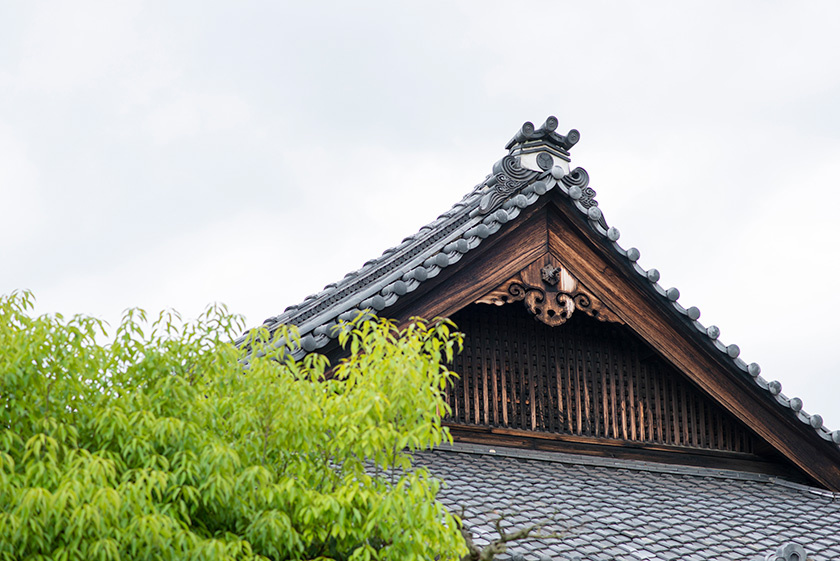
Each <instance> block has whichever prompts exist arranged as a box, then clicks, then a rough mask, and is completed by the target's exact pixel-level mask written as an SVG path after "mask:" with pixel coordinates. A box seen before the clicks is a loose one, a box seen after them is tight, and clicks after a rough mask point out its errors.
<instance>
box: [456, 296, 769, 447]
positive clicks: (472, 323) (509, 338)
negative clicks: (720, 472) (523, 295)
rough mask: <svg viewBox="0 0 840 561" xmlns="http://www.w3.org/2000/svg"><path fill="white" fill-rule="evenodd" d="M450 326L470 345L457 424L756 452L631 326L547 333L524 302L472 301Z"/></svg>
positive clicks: (585, 321) (745, 434)
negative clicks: (631, 331) (710, 427)
mask: <svg viewBox="0 0 840 561" xmlns="http://www.w3.org/2000/svg"><path fill="white" fill-rule="evenodd" d="M452 320H453V321H454V322H455V323H456V324H457V325H458V328H459V330H461V331H462V332H463V333H464V334H465V339H464V350H463V352H462V353H461V354H460V355H458V356H457V357H456V358H455V361H454V363H453V364H452V369H453V370H454V371H455V372H457V373H458V374H459V375H460V377H459V378H458V379H457V380H456V381H455V382H454V384H453V386H452V387H451V388H449V389H448V391H447V399H448V400H449V406H450V407H451V410H452V415H451V418H449V419H447V420H448V421H449V422H451V423H455V424H463V425H480V426H488V427H506V428H511V429H521V430H528V431H539V432H546V433H556V434H570V435H576V436H587V437H594V438H605V439H618V440H622V441H636V442H652V443H658V444H666V445H674V446H682V447H690V448H699V449H714V450H721V451H729V452H738V453H745V454H751V453H752V452H753V441H754V436H753V435H752V434H750V433H749V431H748V430H746V429H745V428H744V427H743V426H741V424H740V423H739V422H738V421H737V420H736V419H734V418H733V417H732V416H731V415H730V414H728V413H727V412H726V411H725V410H724V409H723V408H722V407H720V406H718V405H716V404H714V403H712V402H711V401H710V400H709V399H708V398H707V397H705V396H703V395H702V394H701V392H700V391H699V390H698V389H697V388H695V387H693V386H692V385H691V383H690V382H688V381H687V380H685V379H684V378H683V377H682V376H681V375H680V374H679V373H677V372H676V371H675V370H674V369H673V368H672V367H670V366H669V365H667V364H666V363H665V362H664V361H663V360H662V359H661V358H659V357H658V356H656V355H653V354H651V353H650V352H649V351H647V349H646V348H645V347H644V345H643V344H642V343H640V342H639V341H638V340H637V339H636V338H635V337H634V336H632V335H631V334H629V333H627V329H626V327H623V326H621V325H617V324H611V323H603V322H599V321H597V320H595V319H593V318H590V317H589V316H586V315H585V314H583V313H579V314H575V315H574V316H573V317H572V318H571V319H570V320H569V321H568V322H567V323H566V324H564V325H562V326H558V327H549V326H547V325H544V324H542V323H540V322H537V321H535V320H534V318H533V316H531V315H530V314H529V313H528V312H527V310H526V309H525V307H524V306H523V305H522V304H521V303H519V302H515V303H513V304H508V305H506V306H492V305H487V304H473V305H471V306H468V307H466V308H465V309H463V310H461V311H460V312H458V313H456V314H455V315H453V316H452ZM645 354H647V355H648V358H647V359H646V360H644V361H642V360H640V358H639V357H640V356H642V355H645ZM489 357H494V360H488V358H489ZM495 357H501V360H496V359H495ZM499 363H500V364H502V365H503V367H502V368H500V369H497V366H494V365H495V364H499ZM650 380H653V384H651V383H650ZM489 383H492V384H493V387H492V388H488V387H487V386H488V384H489ZM658 388H663V389H664V391H663V392H662V395H660V391H659V389H658ZM552 389H553V390H554V395H552ZM508 396H509V397H508ZM491 397H492V403H491V402H490V400H491ZM663 404H664V407H663ZM701 410H702V412H703V413H702V414H701ZM490 411H494V412H496V413H495V414H494V415H493V416H491V415H490V414H489V412H490ZM499 411H501V415H499V414H498V412H499ZM707 419H709V420H711V422H712V425H713V426H714V427H715V428H714V431H713V432H712V434H711V436H712V438H706V435H707V433H708V432H709V431H707V429H706V423H707ZM669 425H673V428H672V430H667V427H668V426H669ZM724 435H726V436H725V437H724Z"/></svg>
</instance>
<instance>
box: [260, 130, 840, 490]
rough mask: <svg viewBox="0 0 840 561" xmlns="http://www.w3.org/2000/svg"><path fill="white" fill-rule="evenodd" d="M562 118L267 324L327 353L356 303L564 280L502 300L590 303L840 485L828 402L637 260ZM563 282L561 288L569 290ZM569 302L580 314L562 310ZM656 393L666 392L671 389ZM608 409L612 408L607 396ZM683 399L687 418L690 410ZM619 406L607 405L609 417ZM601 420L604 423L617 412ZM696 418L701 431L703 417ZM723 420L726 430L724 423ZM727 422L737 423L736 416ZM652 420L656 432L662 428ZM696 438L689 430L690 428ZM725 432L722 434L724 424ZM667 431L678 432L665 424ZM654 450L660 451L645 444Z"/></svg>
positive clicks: (417, 306) (430, 300) (444, 301)
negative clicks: (779, 379)
mask: <svg viewBox="0 0 840 561" xmlns="http://www.w3.org/2000/svg"><path fill="white" fill-rule="evenodd" d="M551 125H552V123H550V122H549V121H547V122H546V124H545V125H544V126H543V127H541V129H539V130H535V129H534V128H533V126H531V127H530V128H528V127H523V129H522V131H520V134H518V135H517V137H515V138H514V140H512V141H511V144H510V149H511V153H510V154H509V155H508V156H505V158H503V159H502V160H501V161H500V162H499V163H497V164H496V165H495V166H494V168H493V172H494V173H493V174H492V175H491V176H488V178H487V179H486V180H485V181H484V182H482V183H481V184H479V185H478V186H476V188H475V189H473V191H471V192H470V193H468V194H467V196H465V197H464V198H463V199H462V200H461V201H459V202H458V203H456V204H455V206H453V207H452V208H451V209H450V210H449V211H447V212H446V213H444V214H442V215H441V216H440V217H439V218H438V219H437V220H435V221H433V222H432V223H430V224H429V225H427V226H426V227H424V228H422V229H421V230H420V232H418V233H417V234H415V235H414V236H410V237H409V238H406V239H405V240H403V242H402V243H401V244H399V245H398V246H396V247H394V248H391V249H389V250H387V251H386V252H385V253H384V254H383V255H382V256H381V257H379V258H376V259H372V260H370V261H369V262H367V263H366V264H365V265H364V266H363V267H362V268H361V269H359V270H358V271H354V272H352V273H350V274H348V275H347V276H346V277H345V278H344V279H342V280H341V281H339V282H337V283H334V284H331V285H328V286H327V287H325V288H324V290H323V291H322V292H320V293H318V294H313V295H312V296H310V297H307V298H306V299H305V300H304V302H302V303H301V304H299V305H297V306H291V307H289V308H288V309H287V310H286V311H285V312H284V313H283V314H281V315H280V316H275V317H272V318H269V319H268V320H266V325H267V327H268V328H269V329H275V328H276V327H277V326H278V325H280V324H282V323H287V324H294V325H296V326H298V328H299V329H300V332H301V335H302V340H301V345H300V348H298V349H297V350H296V351H295V354H296V355H298V356H302V355H303V354H305V353H307V352H313V351H316V350H318V351H319V352H326V353H330V352H334V350H335V348H336V343H335V340H334V329H333V328H334V326H335V325H336V322H338V321H341V320H347V319H352V318H354V317H356V316H357V315H358V314H359V313H370V312H375V313H378V314H380V315H384V316H387V317H391V318H394V319H396V320H398V321H399V322H406V321H408V320H409V318H411V317H413V316H421V317H426V318H431V317H435V316H443V317H450V316H453V315H457V314H458V313H459V312H461V311H462V310H466V309H468V308H469V307H470V306H479V305H482V306H485V305H487V304H486V303H485V304H477V302H482V301H483V302H492V301H494V299H498V298H501V297H502V296H504V295H505V294H507V295H508V296H510V297H512V298H513V299H516V298H518V295H515V294H511V293H510V287H511V286H513V285H520V286H524V285H526V284H527V285H529V286H530V287H532V288H536V289H539V290H541V291H542V292H543V293H544V294H543V295H542V297H543V298H545V295H546V294H549V293H550V294H553V296H552V298H554V300H551V301H550V302H549V304H550V305H549V306H548V307H546V306H545V302H543V304H542V305H541V304H540V302H538V299H539V298H538V296H539V294H537V295H536V296H533V295H532V294H536V293H535V292H534V291H533V290H531V289H530V288H529V289H528V290H525V294H523V295H522V298H521V301H518V302H512V303H510V304H505V305H504V306H502V309H503V310H504V309H505V308H510V307H511V306H520V307H523V306H524V307H525V308H526V309H527V308H528V306H529V305H530V310H531V313H533V314H535V315H539V314H543V315H544V319H547V324H548V325H549V326H551V328H552V329H562V328H564V327H568V326H566V325H563V324H564V323H566V322H567V321H568V322H576V321H577V319H576V317H577V315H578V314H581V313H583V315H585V316H587V317H595V318H599V317H600V319H607V320H609V322H608V323H613V324H615V325H616V326H618V327H620V328H621V329H622V330H624V333H625V335H627V336H628V337H634V338H636V339H637V340H639V341H641V342H643V344H644V345H645V346H646V347H647V348H649V349H650V350H651V351H652V352H653V354H654V355H655V356H656V357H657V360H660V361H661V362H662V364H664V365H665V366H666V367H667V368H668V369H670V371H673V372H676V373H678V375H679V376H680V378H679V379H680V380H681V381H680V384H683V385H681V386H680V388H681V389H680V390H674V391H675V393H673V392H672V394H669V397H668V398H667V399H674V396H676V395H680V396H681V395H682V394H681V393H680V392H683V393H685V392H688V391H689V390H688V388H692V390H691V391H695V392H697V393H696V395H695V394H692V396H694V397H696V399H701V397H697V396H702V399H703V400H705V401H703V402H702V408H703V411H704V412H705V411H710V412H711V411H712V409H713V408H716V409H714V411H715V412H714V414H711V413H710V414H711V415H712V417H714V418H715V419H717V418H718V417H716V416H715V415H718V413H717V412H718V411H719V410H720V411H723V412H724V413H723V414H721V415H720V416H719V418H720V419H721V423H723V420H724V419H726V420H727V422H731V423H734V424H733V425H732V426H733V427H738V430H744V431H746V432H744V433H743V434H749V435H751V436H749V438H748V437H746V436H744V437H743V438H742V437H741V436H738V439H742V440H743V439H744V438H746V439H747V440H745V441H744V442H745V444H744V448H743V449H744V450H753V452H755V450H756V449H757V448H756V447H757V446H758V448H759V449H760V448H762V447H765V448H767V449H769V450H770V451H771V453H770V454H769V455H770V456H772V455H773V453H776V454H777V456H778V457H782V458H784V460H783V461H782V463H787V465H793V466H796V469H797V470H798V471H800V472H801V473H803V474H806V475H807V477H808V478H810V480H811V481H813V482H816V483H818V484H820V485H822V486H825V487H827V488H829V489H832V490H840V449H838V444H840V431H834V432H831V431H829V430H828V429H826V428H825V427H823V426H822V420H821V418H820V417H819V416H818V415H808V414H806V413H805V412H804V411H802V410H801V402H798V401H797V400H791V399H788V398H786V397H785V396H784V395H782V394H781V391H780V386H779V385H778V383H772V382H771V383H768V382H767V381H765V380H764V379H763V378H762V377H761V376H760V369H759V368H758V366H757V365H756V364H750V365H748V364H746V363H745V362H744V361H743V360H741V359H740V358H739V356H738V355H739V350H738V348H737V346H736V345H724V344H722V343H721V342H720V341H718V340H717V334H718V332H717V329H716V328H714V327H709V328H707V327H705V326H703V325H702V324H701V323H700V322H699V311H698V310H697V309H696V308H688V309H686V308H684V307H683V306H681V305H680V304H679V302H678V299H679V291H677V290H676V289H668V290H665V289H664V288H662V287H661V286H659V284H658V282H657V281H658V278H659V274H658V272H657V271H656V270H649V271H647V270H644V269H642V268H641V267H640V266H639V265H638V264H637V262H636V261H637V260H638V255H639V254H638V251H637V250H635V249H629V250H625V249H623V248H622V247H621V246H620V245H619V244H618V238H619V234H618V230H616V229H615V228H610V227H608V226H607V223H606V221H605V219H604V217H603V214H602V212H601V210H600V208H598V206H597V203H596V202H595V201H594V198H593V196H594V191H592V190H591V189H590V188H589V187H588V175H587V174H586V172H585V171H583V170H582V169H580V168H577V169H575V170H571V171H570V169H569V158H568V149H569V148H570V147H571V145H573V144H574V142H576V131H572V132H574V133H575V134H574V135H573V134H572V132H570V133H569V134H568V135H567V136H566V137H563V136H562V135H557V134H556V133H554V132H553V131H554V128H552V126H551ZM553 127H556V122H554V123H553ZM552 135H553V136H552ZM520 136H521V137H522V138H520ZM517 139H519V140H517ZM547 265H551V268H550V269H549V270H547V271H546V273H545V274H546V276H547V277H548V280H552V279H553V277H557V278H556V282H555V283H554V284H552V283H551V282H544V281H543V279H542V274H543V271H542V268H543V267H545V266H547ZM529 267H530V269H529ZM535 268H536V269H535ZM537 272H539V276H537V274H536V273H537ZM558 286H559V287H560V288H559V289H558V288H556V287H558ZM539 290H537V292H539ZM560 293H562V294H560ZM558 294H560V296H563V297H562V298H560V299H559V300H558V299H557V298H558ZM593 306H594V307H593ZM572 308H574V309H573V310H572ZM537 310H539V313H537ZM569 310H572V314H571V315H570V316H569V317H568V318H565V320H564V321H563V322H561V321H560V320H561V319H564V315H563V314H564V313H566V312H568V311H569ZM462 315H463V314H462ZM456 317H457V316H456ZM552 322H553V323H554V325H552ZM674 379H675V380H676V379H677V378H674ZM610 383H611V382H608V384H607V386H609V384H610ZM607 386H602V387H607ZM534 387H535V388H536V386H534ZM610 387H611V386H610ZM564 391H566V390H564ZM634 392H635V389H634ZM659 395H660V399H666V397H665V394H664V393H662V392H661V391H660V392H659ZM686 395H688V394H687V393H686ZM602 397H603V396H602ZM634 397H635V394H634ZM694 397H693V398H692V399H694ZM564 399H565V398H564ZM575 399H577V397H575ZM610 399H611V397H610ZM680 399H681V397H680ZM601 403H602V402H601ZM611 403H612V402H611V401H609V403H608V405H609V406H610V407H611ZM617 403H618V402H617ZM680 403H681V402H680ZM695 403H696V404H697V403H700V402H699V401H696V400H695ZM558 404H559V398H558ZM647 405H648V406H649V405H650V404H649V403H648V404H647ZM473 407H474V406H473ZM482 407H483V406H482ZM488 407H489V405H488ZM592 407H593V408H594V402H593V405H592ZM617 407H618V406H617ZM687 407H688V410H689V411H690V406H687ZM695 407H700V406H699V405H695ZM608 409H609V407H608ZM600 411H601V412H600V413H599V414H602V413H603V406H602V409H601V410H600ZM677 411H679V413H678V416H679V418H680V419H682V412H681V410H679V409H677ZM584 413H585V411H584ZM558 414H559V413H558ZM578 414H580V413H578ZM686 414H688V413H686ZM698 414H699V413H698ZM590 415H592V412H591V411H590ZM663 415H664V413H663ZM520 416H521V413H520ZM593 418H594V417H593ZM614 418H615V417H614V416H613V417H611V418H610V419H609V422H610V426H611V423H612V422H613V420H614ZM625 418H626V419H628V420H627V421H626V422H628V423H630V424H629V425H628V429H627V430H629V431H630V434H631V436H632V421H630V420H629V419H632V417H627V413H626V412H625ZM559 422H560V421H557V423H558V424H559ZM600 422H601V423H602V426H606V424H607V419H606V418H604V419H603V421H600ZM642 422H643V421H640V423H642ZM715 422H717V421H715ZM704 424H705V423H704ZM670 425H671V426H676V427H677V428H676V429H675V433H677V434H680V435H682V434H683V433H682V431H683V428H681V427H682V426H685V427H689V428H690V427H691V426H692V425H691V423H690V422H685V423H684V424H683V425H681V426H678V425H674V423H673V418H671V423H670ZM695 425H696V426H697V429H696V431H697V432H698V435H699V431H700V429H699V426H700V421H699V420H697V421H696V422H695ZM667 426H668V424H667V423H666V424H665V425H663V427H667ZM535 427H536V425H534V423H532V426H531V428H528V427H527V423H523V425H522V427H520V428H519V429H517V430H523V431H530V432H531V433H533V434H532V436H533V435H536V434H537V433H540V432H541V431H538V430H536V428H535ZM654 429H655V427H654ZM623 430H624V429H623V426H622V431H623ZM641 430H642V426H641V424H637V426H636V437H637V438H636V439H635V440H641V441H643V442H646V441H648V440H649V439H648V437H647V435H648V434H649V429H648V428H647V427H645V437H644V438H643V439H642V438H641ZM663 430H666V428H663ZM691 430H692V431H693V430H694V429H691ZM722 430H723V434H724V435H725V434H726V431H727V429H722ZM542 432H544V431H542ZM549 432H550V431H549ZM730 432H731V433H732V434H735V433H736V432H737V431H736V429H734V428H733V429H731V431H730ZM617 434H618V431H613V433H612V436H611V437H609V438H611V439H612V440H622V441H634V439H633V438H630V439H625V438H624V436H623V435H624V432H621V436H622V438H620V439H619V438H615V436H616V435H617ZM653 434H658V433H656V430H654V433H653ZM691 434H693V433H691ZM738 434H739V435H740V434H741V433H738ZM571 436H576V437H579V438H582V437H585V436H592V435H585V434H580V435H577V434H575V435H571ZM594 437H595V438H601V439H602V441H601V442H600V443H592V442H579V443H578V449H579V450H580V451H581V452H592V451H593V450H594V448H593V447H597V446H601V451H602V452H603V451H604V448H603V446H606V445H607V444H605V442H604V439H607V437H606V436H598V435H594ZM666 437H667V433H666ZM680 438H681V440H679V441H677V440H675V439H674V434H672V437H671V439H670V440H669V441H668V443H667V445H668V446H670V447H672V448H673V447H682V446H683V440H682V436H680ZM690 438H691V437H689V436H688V435H686V436H685V442H689V441H690ZM703 438H705V441H706V442H707V444H705V445H702V446H699V448H702V449H705V450H710V451H711V450H715V451H719V452H720V451H723V452H726V453H729V454H738V453H753V452H743V451H742V450H739V449H731V448H732V446H724V448H727V449H725V450H720V447H721V445H720V444H719V442H720V439H719V437H718V436H717V433H714V432H713V431H711V429H708V430H707V431H706V434H705V437H700V436H698V437H697V440H696V442H700V441H701V440H703ZM722 438H723V442H724V443H725V442H726V436H723V437H722ZM657 439H659V440H660V441H662V440H668V438H665V437H662V438H660V437H654V441H656V440H657ZM750 439H751V440H750ZM655 443H656V442H655ZM709 443H712V444H709ZM658 444H663V442H658ZM587 447H589V448H587ZM693 448H694V449H698V446H693ZM772 451H775V452H772ZM646 453H648V454H651V455H655V454H657V453H659V451H657V450H654V449H648V450H646ZM764 455H765V456H767V454H764ZM651 457H653V456H651ZM663 461H675V460H672V459H667V458H663Z"/></svg>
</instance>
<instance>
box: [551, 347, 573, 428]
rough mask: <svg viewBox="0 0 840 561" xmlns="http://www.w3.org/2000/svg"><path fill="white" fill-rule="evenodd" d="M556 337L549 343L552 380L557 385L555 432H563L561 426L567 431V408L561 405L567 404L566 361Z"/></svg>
mask: <svg viewBox="0 0 840 561" xmlns="http://www.w3.org/2000/svg"><path fill="white" fill-rule="evenodd" d="M559 338H560V337H559V336H558V337H554V338H553V339H552V341H551V344H552V347H553V348H554V357H555V362H554V379H555V381H556V383H557V432H563V425H564V424H565V425H566V430H567V431H568V422H569V416H568V413H567V411H568V407H566V408H564V407H563V403H564V402H566V403H567V404H568V402H567V401H566V399H568V391H564V390H563V364H564V362H565V360H566V355H565V354H564V353H563V351H562V346H561V345H559V344H558V340H559Z"/></svg>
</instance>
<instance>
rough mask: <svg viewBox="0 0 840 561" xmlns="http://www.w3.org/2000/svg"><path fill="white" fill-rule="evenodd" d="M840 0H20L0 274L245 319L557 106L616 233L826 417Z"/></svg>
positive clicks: (834, 336) (44, 307) (97, 311)
mask: <svg viewBox="0 0 840 561" xmlns="http://www.w3.org/2000/svg"><path fill="white" fill-rule="evenodd" d="M838 21H840V4H837V3H835V2H809V3H798V2H797V3H793V2H786V3H783V2H739V3H737V4H733V3H732V2H718V3H715V2H708V1H704V2H694V3H686V2H681V3H675V2H646V3H632V4H631V3H624V2H612V3H610V2H580V3H564V2H555V1H552V2H505V3H502V2H485V1H482V2H459V3H445V2H428V1H427V2H412V3H402V2H384V1H383V2H377V3H371V2H368V3H360V2H353V3H349V2H334V3H327V2H294V3H291V2H286V3H282V2H281V3H278V2H227V3H218V2H207V1H202V2H199V1H195V2H177V3H174V2H128V1H122V2H101V3H93V2H81V1H77V2H72V3H70V2H66V3H49V2H17V3H5V4H4V5H3V7H2V8H0V293H8V292H10V291H12V290H14V289H17V288H29V289H32V290H34V291H35V295H36V297H37V298H38V310H39V311H41V312H55V311H60V312H63V313H76V312H83V313H87V314H92V315H96V316H99V317H102V318H104V319H106V320H108V321H110V322H111V323H112V324H113V323H115V322H117V321H118V318H119V316H120V314H121V312H122V310H123V309H124V308H126V307H129V306H141V307H144V308H146V309H149V310H152V311H157V310H160V309H162V308H164V307H173V308H176V309H178V310H180V311H182V312H183V313H184V314H185V315H187V316H194V315H196V314H197V313H198V312H199V311H200V310H201V309H202V308H203V307H204V306H205V305H206V304H208V303H210V302H214V301H221V302H224V303H226V304H228V305H229V307H230V308H231V309H232V310H234V311H237V312H240V313H242V314H245V315H246V317H247V320H248V323H249V324H258V323H260V322H262V320H263V319H264V318H266V317H268V316H272V315H276V314H278V313H280V312H282V311H283V309H284V308H285V307H286V306H287V305H289V304H293V303H297V302H298V301H300V300H301V299H302V298H303V297H304V296H306V295H307V294H309V293H313V292H317V291H318V290H320V289H321V287H322V286H323V285H324V284H326V283H328V282H331V281H335V280H338V279H340V278H341V277H343V276H344V274H345V273H346V272H348V271H350V270H353V269H356V268H358V267H359V266H361V264H362V263H364V262H365V261H366V260H367V259H369V258H371V257H374V256H377V255H379V254H380V253H381V252H382V250H384V249H385V248H387V247H390V246H392V245H396V244H397V243H399V241H400V240H402V238H403V237H405V236H406V235H408V234H411V233H414V232H415V231H417V229H418V228H419V227H420V226H421V225H423V224H425V223H426V222H428V221H430V220H432V219H433V218H435V217H436V216H437V215H438V214H439V213H441V212H443V211H444V210H446V209H448V208H449V206H450V205H451V204H452V203H453V202H455V201H456V200H458V199H459V198H460V197H461V196H462V195H463V194H464V193H465V192H467V191H468V190H469V189H470V188H471V187H472V186H473V185H475V184H476V183H478V182H479V181H480V180H482V179H483V178H484V176H485V175H486V174H487V173H489V171H490V166H491V165H492V164H493V162H495V161H496V160H498V159H499V158H501V156H503V155H504V149H503V148H504V144H505V143H506V141H507V140H509V139H510V137H511V136H513V134H514V133H515V131H516V130H517V128H518V127H519V126H520V125H521V124H522V122H523V121H525V120H532V121H534V122H535V123H536V124H537V125H539V124H540V123H541V122H542V120H543V119H544V118H545V117H546V116H548V115H550V114H554V115H557V117H558V118H559V119H560V128H561V129H563V131H566V130H568V129H569V128H573V127H574V128H577V129H579V130H580V131H581V135H582V139H581V141H580V143H579V144H578V145H577V146H576V147H575V148H574V149H573V150H572V163H573V165H579V166H583V167H584V168H586V169H587V170H588V171H589V173H590V176H591V178H592V186H593V187H594V188H595V189H596V190H597V191H598V197H597V198H598V200H599V202H600V205H601V208H602V209H603V210H604V213H605V216H606V218H607V220H608V222H609V223H610V224H611V225H614V226H616V227H618V228H619V229H620V230H621V232H622V238H621V243H622V244H623V245H624V246H625V247H631V246H635V247H638V248H639V249H640V250H641V253H642V259H641V264H642V265H644V266H646V267H656V268H658V269H659V270H660V271H661V273H662V280H661V281H660V283H661V284H662V285H663V286H665V287H668V286H677V287H678V288H679V289H680V291H681V293H682V297H681V299H680V303H682V304H683V305H684V306H685V307H689V306H692V305H696V306H698V307H699V308H700V309H701V310H702V312H703V316H702V318H701V321H702V322H703V323H705V324H706V325H711V324H715V325H718V326H719V327H720V328H721V339H722V340H723V341H724V342H725V343H737V344H738V345H739V346H740V347H741V350H742V357H743V358H744V359H745V360H746V361H747V362H752V361H755V362H758V363H759V364H761V366H762V369H763V375H764V376H765V377H766V378H767V379H778V380H780V381H781V382H782V384H783V391H784V393H785V394H787V395H788V396H791V397H792V396H800V397H802V398H803V401H804V403H805V409H806V410H807V411H808V412H811V413H814V412H818V413H821V414H822V415H823V416H824V418H825V419H826V424H827V425H828V426H829V427H830V428H840V407H838V404H840V376H838V374H840V354H838V352H837V347H838V345H840V327H838V322H837V320H836V316H837V315H838V314H839V313H840V291H838V290H837V289H838V278H840V264H838V263H840V261H839V260H838V245H837V241H836V239H835V238H836V232H837V217H838V215H840V189H838V187H840V33H838V31H837V29H838V28H837V22H838Z"/></svg>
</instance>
